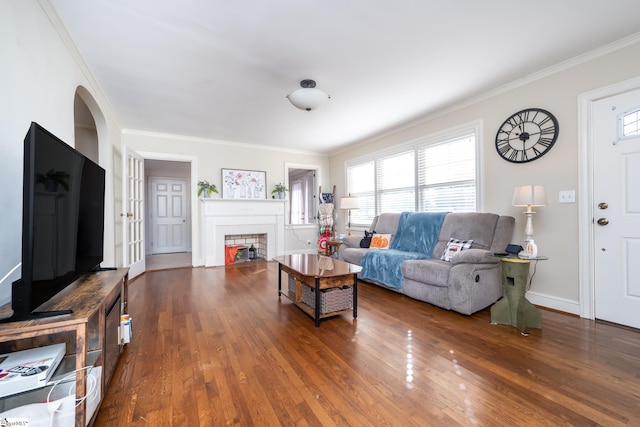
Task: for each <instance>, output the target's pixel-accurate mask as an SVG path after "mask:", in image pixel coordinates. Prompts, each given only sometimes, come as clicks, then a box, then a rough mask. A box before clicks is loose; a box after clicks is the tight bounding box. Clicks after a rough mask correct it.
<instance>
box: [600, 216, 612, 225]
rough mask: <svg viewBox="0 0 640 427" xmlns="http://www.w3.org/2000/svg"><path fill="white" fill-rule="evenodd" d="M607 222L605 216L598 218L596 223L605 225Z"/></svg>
mask: <svg viewBox="0 0 640 427" xmlns="http://www.w3.org/2000/svg"><path fill="white" fill-rule="evenodd" d="M607 224H609V220H608V219H607V218H600V219H599V220H598V225H607Z"/></svg>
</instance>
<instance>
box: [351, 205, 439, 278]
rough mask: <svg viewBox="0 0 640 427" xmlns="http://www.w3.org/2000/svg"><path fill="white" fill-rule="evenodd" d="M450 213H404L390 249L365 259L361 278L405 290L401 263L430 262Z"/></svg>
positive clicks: (372, 254)
mask: <svg viewBox="0 0 640 427" xmlns="http://www.w3.org/2000/svg"><path fill="white" fill-rule="evenodd" d="M446 215H447V212H434V213H431V212H403V213H402V214H401V216H400V221H399V223H398V229H397V231H396V234H395V236H394V238H393V240H392V242H391V245H390V246H389V249H372V250H370V251H369V252H367V253H366V254H365V255H364V257H363V258H362V271H361V272H360V278H362V279H370V280H374V281H376V282H378V283H382V284H384V285H386V286H389V287H391V288H396V289H400V288H401V287H402V262H403V261H406V260H413V259H430V258H431V253H433V248H434V246H435V245H436V243H437V242H438V236H439V235H440V228H441V227H442V222H443V221H444V217H445V216H446Z"/></svg>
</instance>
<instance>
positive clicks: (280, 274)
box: [278, 263, 282, 298]
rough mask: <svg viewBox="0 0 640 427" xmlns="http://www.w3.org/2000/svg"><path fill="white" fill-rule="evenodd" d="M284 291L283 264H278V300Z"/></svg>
mask: <svg viewBox="0 0 640 427" xmlns="http://www.w3.org/2000/svg"><path fill="white" fill-rule="evenodd" d="M281 291H282V264H280V263H278V298H280V295H281Z"/></svg>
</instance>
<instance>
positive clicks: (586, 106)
mask: <svg viewBox="0 0 640 427" xmlns="http://www.w3.org/2000/svg"><path fill="white" fill-rule="evenodd" d="M635 89H640V77H636V78H633V79H629V80H625V81H623V82H619V83H615V84H612V85H609V86H605V87H603V88H599V89H595V90H592V91H589V92H585V93H583V94H581V95H579V96H578V201H579V204H578V252H579V253H578V261H579V264H578V265H579V271H578V280H579V283H580V285H579V287H580V317H584V318H587V319H595V236H594V229H593V209H592V207H593V205H594V200H593V144H594V141H593V136H592V127H593V120H592V118H591V107H592V104H593V102H594V101H598V100H600V99H603V98H608V97H610V96H614V95H618V94H621V93H624V92H628V91H631V90H635Z"/></svg>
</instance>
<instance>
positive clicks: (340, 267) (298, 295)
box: [274, 254, 361, 328]
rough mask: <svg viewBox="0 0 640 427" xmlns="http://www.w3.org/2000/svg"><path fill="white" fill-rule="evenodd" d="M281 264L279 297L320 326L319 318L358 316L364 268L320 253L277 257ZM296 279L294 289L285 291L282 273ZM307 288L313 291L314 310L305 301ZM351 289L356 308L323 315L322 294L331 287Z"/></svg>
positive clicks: (276, 259) (279, 264) (275, 259)
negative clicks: (350, 314) (284, 298)
mask: <svg viewBox="0 0 640 427" xmlns="http://www.w3.org/2000/svg"><path fill="white" fill-rule="evenodd" d="M274 261H277V262H278V266H279V270H278V298H279V297H280V295H284V296H285V297H287V298H288V299H290V300H291V301H292V302H293V303H294V304H295V305H296V306H297V307H299V308H300V309H301V310H302V311H304V312H305V313H307V314H308V315H309V316H311V317H312V318H313V319H314V320H315V323H316V328H318V327H320V319H323V318H325V317H331V316H336V315H339V314H343V313H347V312H349V311H353V318H354V319H355V318H356V317H358V276H357V275H358V272H359V271H360V270H361V267H359V266H357V265H353V264H349V263H348V262H344V261H340V260H338V259H335V258H330V257H327V256H323V255H318V254H293V255H285V256H280V257H276V258H274ZM283 271H284V272H286V273H287V274H288V275H289V276H292V277H294V278H295V281H296V286H295V290H292V291H290V290H289V289H288V287H287V289H286V290H284V291H283V290H282V272H283ZM304 285H306V286H309V287H311V288H313V289H314V296H315V307H311V306H310V305H307V304H305V303H304V302H303V301H302V287H303V286H304ZM345 286H349V287H351V288H352V289H353V308H348V309H344V310H338V311H331V312H328V313H321V310H320V305H321V304H320V300H321V296H322V295H321V291H322V290H325V289H331V288H342V287H345Z"/></svg>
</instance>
